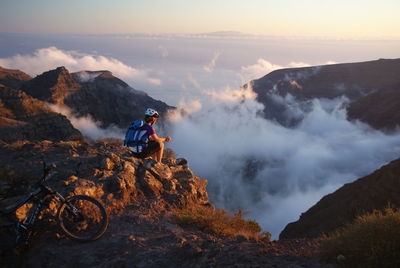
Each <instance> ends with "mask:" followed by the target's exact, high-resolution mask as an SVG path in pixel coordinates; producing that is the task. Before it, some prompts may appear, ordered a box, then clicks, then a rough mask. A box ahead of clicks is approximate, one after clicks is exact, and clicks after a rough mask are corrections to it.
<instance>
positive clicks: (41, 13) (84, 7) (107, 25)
mask: <svg viewBox="0 0 400 268" xmlns="http://www.w3.org/2000/svg"><path fill="white" fill-rule="evenodd" d="M399 10H400V2H398V1H396V0H382V1H379V2H377V1H374V0H363V1H361V0H352V1H345V0H326V1H313V0H303V1H296V0H281V1H271V0H251V1H247V2H243V1H228V0H220V1H211V0H203V1H199V0H194V1H189V2H185V1H179V0H170V1H162V0H150V1H126V0H117V1H113V2H107V1H100V2H99V1H96V0H87V1H83V2H82V1H77V0H71V1H68V2H59V1H51V0H39V1H29V0H20V1H11V0H2V1H1V9H0V22H1V23H0V32H19V33H35V34H38V33H62V34H65V33H80V34H93V33H94V34H99V33H100V34H104V33H117V34H121V33H132V32H144V33H183V34H187V33H209V32H217V31H239V32H243V33H252V34H262V35H272V36H320V37H334V38H373V39H376V38H378V39H380V38H400V33H399V31H398V28H399V25H400V18H399V16H398V15H397V14H398V11H399ZM72 18H73V19H72Z"/></svg>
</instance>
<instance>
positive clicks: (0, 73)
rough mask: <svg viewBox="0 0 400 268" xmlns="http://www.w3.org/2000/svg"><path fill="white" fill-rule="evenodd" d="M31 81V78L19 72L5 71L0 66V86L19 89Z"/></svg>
mask: <svg viewBox="0 0 400 268" xmlns="http://www.w3.org/2000/svg"><path fill="white" fill-rule="evenodd" d="M31 79H32V77H30V76H29V75H27V74H26V73H24V72H21V71H20V70H11V69H5V68H3V67H1V66H0V84H2V85H4V86H7V87H11V88H19V87H21V86H22V84H24V83H25V82H26V81H29V80H31Z"/></svg>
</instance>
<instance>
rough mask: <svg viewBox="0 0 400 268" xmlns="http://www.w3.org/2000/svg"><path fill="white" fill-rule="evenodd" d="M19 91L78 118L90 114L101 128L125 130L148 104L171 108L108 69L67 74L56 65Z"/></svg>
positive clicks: (162, 112) (162, 109)
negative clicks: (69, 109) (62, 107)
mask: <svg viewBox="0 0 400 268" xmlns="http://www.w3.org/2000/svg"><path fill="white" fill-rule="evenodd" d="M22 90H24V91H25V92H26V93H27V94H28V95H30V96H33V97H35V98H38V99H40V100H42V101H46V102H50V103H54V104H59V105H67V106H68V107H69V108H71V109H72V111H73V112H74V113H75V115H76V116H78V117H80V116H88V115H90V116H91V117H92V118H93V119H94V120H95V121H98V122H100V124H101V126H102V127H108V126H111V125H116V126H118V127H120V128H123V129H125V128H126V127H127V126H128V125H129V123H130V122H131V121H132V120H134V119H141V118H142V117H143V114H144V111H145V110H146V109H147V108H148V107H152V108H154V109H156V110H158V111H159V113H160V114H161V115H163V114H165V113H166V111H167V110H168V109H171V108H173V107H171V106H168V105H167V104H165V103H164V102H162V101H158V100H155V99H153V98H151V97H150V96H148V95H147V94H146V93H144V92H142V91H138V90H135V89H133V88H131V87H129V86H128V85H127V84H126V83H125V82H123V81H122V80H120V79H118V78H117V77H115V76H113V75H112V74H111V72H109V71H95V72H93V71H82V72H77V73H73V74H70V73H69V72H68V70H67V69H66V68H65V67H59V68H57V69H55V70H51V71H48V72H45V73H43V74H41V75H39V76H37V77H35V78H33V79H32V80H30V81H28V82H27V83H25V84H24V85H23V87H22Z"/></svg>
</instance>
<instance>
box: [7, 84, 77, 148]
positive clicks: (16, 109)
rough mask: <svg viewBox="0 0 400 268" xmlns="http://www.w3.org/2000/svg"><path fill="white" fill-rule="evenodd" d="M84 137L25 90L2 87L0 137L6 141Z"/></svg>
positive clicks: (64, 118) (67, 121) (63, 118)
mask: <svg viewBox="0 0 400 268" xmlns="http://www.w3.org/2000/svg"><path fill="white" fill-rule="evenodd" d="M79 136H81V134H80V132H79V131H78V130H77V129H75V128H74V127H73V126H72V125H71V123H70V121H69V120H68V119H67V118H66V117H65V116H63V115H61V114H57V113H54V112H52V111H51V110H50V109H49V108H48V107H47V105H46V104H45V103H43V102H42V101H39V100H38V99H35V98H32V97H30V96H28V95H27V94H26V93H24V92H23V91H21V90H17V89H12V88H8V87H5V86H3V85H0V137H1V140H2V141H5V142H13V141H17V140H25V139H27V140H45V139H46V140H54V141H59V140H70V139H72V138H75V137H79Z"/></svg>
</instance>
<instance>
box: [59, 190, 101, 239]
mask: <svg viewBox="0 0 400 268" xmlns="http://www.w3.org/2000/svg"><path fill="white" fill-rule="evenodd" d="M58 222H59V225H60V227H61V229H62V230H63V231H64V233H65V234H66V235H68V236H69V237H71V238H73V239H75V240H79V241H93V240H96V239H98V238H100V237H101V236H102V235H103V234H104V233H105V231H106V230H107V227H108V217H107V213H106V210H105V209H104V207H103V205H102V204H100V202H99V201H97V200H96V199H94V198H92V197H90V196H86V195H76V196H73V197H72V198H70V199H68V200H67V201H66V202H64V203H63V204H62V205H61V207H60V209H59V210H58Z"/></svg>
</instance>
